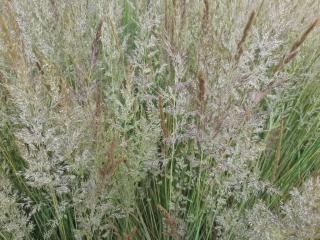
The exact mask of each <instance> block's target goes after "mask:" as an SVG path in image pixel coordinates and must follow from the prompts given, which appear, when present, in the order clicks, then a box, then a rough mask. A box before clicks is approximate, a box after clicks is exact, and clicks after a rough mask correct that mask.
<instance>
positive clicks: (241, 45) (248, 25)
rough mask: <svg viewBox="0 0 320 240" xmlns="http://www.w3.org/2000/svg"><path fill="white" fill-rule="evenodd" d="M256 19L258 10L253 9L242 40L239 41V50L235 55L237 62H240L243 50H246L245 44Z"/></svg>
mask: <svg viewBox="0 0 320 240" xmlns="http://www.w3.org/2000/svg"><path fill="white" fill-rule="evenodd" d="M255 19H256V11H255V10H253V11H252V12H251V14H250V17H249V19H248V22H247V24H246V26H245V28H244V30H243V33H242V38H241V40H240V42H239V43H238V50H237V54H236V55H235V57H234V58H235V62H236V63H238V62H239V59H240V57H241V55H242V53H243V50H244V44H245V42H246V39H247V38H248V36H249V33H250V30H251V28H252V25H253V23H254V21H255Z"/></svg>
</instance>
